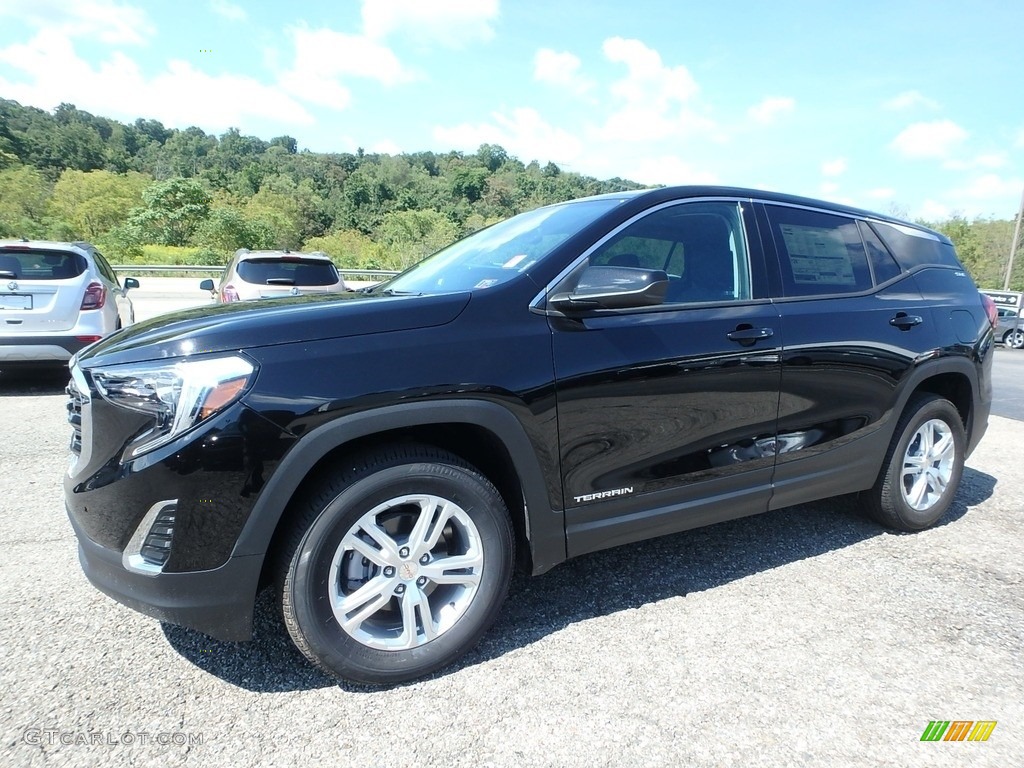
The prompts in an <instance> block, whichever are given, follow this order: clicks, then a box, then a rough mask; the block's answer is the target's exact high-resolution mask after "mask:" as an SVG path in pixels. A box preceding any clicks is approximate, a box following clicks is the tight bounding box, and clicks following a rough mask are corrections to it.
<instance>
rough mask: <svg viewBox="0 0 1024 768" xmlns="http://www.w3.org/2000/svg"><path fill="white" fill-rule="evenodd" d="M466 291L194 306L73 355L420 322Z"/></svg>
mask: <svg viewBox="0 0 1024 768" xmlns="http://www.w3.org/2000/svg"><path fill="white" fill-rule="evenodd" d="M470 296H471V294H470V293H468V292H467V293H448V294H439V295H431V296H380V295H372V294H365V293H343V294H332V295H329V296H297V297H295V298H288V299H274V300H272V301H240V302H236V303H231V304H220V305H216V306H212V307H197V308H195V309H187V310H182V311H180V312H171V313H168V314H166V315H159V316H158V317H154V318H152V319H150V320H146V321H144V322H141V323H136V324H135V325H132V326H129V327H128V328H125V329H123V330H121V331H118V332H117V333H115V334H112V335H111V336H108V337H107V338H105V339H102V340H101V341H98V342H96V343H95V344H93V345H91V346H89V347H87V348H86V349H84V350H82V351H81V352H79V353H78V356H77V359H78V361H79V362H80V363H83V364H85V365H87V366H88V365H96V364H102V365H114V364H117V363H135V362H142V361H144V360H161V359H167V358H174V357H183V356H186V355H199V354H207V353H211V352H227V351H234V350H242V349H255V348H257V347H267V346H271V345H274V344H289V343H293V342H302V341H321V340H323V339H341V338H345V337H347V336H361V335H365V334H371V333H387V332H390V331H403V330H409V329H413V328H428V327H431V326H437V325H444V324H445V323H450V322H451V321H452V320H454V319H455V318H456V317H458V316H459V314H460V313H461V312H462V310H463V309H465V308H466V305H467V304H468V303H469V299H470Z"/></svg>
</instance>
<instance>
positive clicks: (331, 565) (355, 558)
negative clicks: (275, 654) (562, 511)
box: [280, 446, 514, 684]
mask: <svg viewBox="0 0 1024 768" xmlns="http://www.w3.org/2000/svg"><path fill="white" fill-rule="evenodd" d="M303 507H304V508H303V509H301V510H300V511H299V519H298V520H297V521H296V524H295V528H294V531H293V533H292V539H291V542H290V546H289V547H288V551H287V553H286V558H285V561H284V564H283V568H282V573H281V575H280V576H281V578H280V587H281V609H282V614H283V616H284V620H285V625H286V626H287V628H288V632H289V634H290V635H291V637H292V640H293V641H294V643H295V645H296V646H297V647H298V648H299V650H301V651H302V653H303V654H305V655H306V657H307V658H309V659H310V660H311V661H313V662H314V663H315V664H317V665H318V666H319V667H321V668H322V669H324V670H325V671H327V672H329V673H331V674H333V675H336V676H338V677H341V678H344V679H347V680H352V681H355V682H361V683H373V684H386V683H397V682H402V681H406V680H411V679H414V678H416V677H420V676H422V675H425V674H428V673H429V672H432V671H434V670H436V669H439V668H440V667H443V666H445V665H447V664H450V663H451V662H453V661H455V660H456V659H457V658H459V657H460V656H462V655H463V654H464V653H465V652H466V651H468V650H469V649H470V648H472V647H473V646H474V645H475V644H476V642H477V641H478V640H479V639H480V637H481V636H482V635H483V633H484V632H485V631H486V630H487V628H488V627H489V626H490V625H491V624H492V623H493V621H494V619H495V618H496V617H497V614H498V611H499V609H500V607H501V604H502V601H503V600H504V597H505V594H506V592H507V590H508V584H509V579H510V576H511V572H512V563H513V554H514V538H513V533H512V527H511V523H510V520H509V516H508V512H507V510H506V508H505V504H504V503H503V501H502V498H501V495H500V494H499V493H498V491H497V490H496V489H495V487H494V486H493V485H492V484H491V483H490V481H488V480H487V478H486V477H484V476H483V475H482V474H480V473H479V472H478V471H477V470H475V469H474V468H473V467H471V466H470V465H468V464H466V463H465V462H464V461H462V460H461V459H459V458H457V457H455V456H453V455H451V454H448V453H446V452H444V451H439V450H436V449H433V448H426V447H422V446H398V447H393V448H389V449H385V450H381V451H377V452H375V453H372V454H368V455H364V456H361V457H359V458H358V459H356V460H354V461H349V462H348V463H346V464H345V465H344V466H343V467H342V468H340V469H339V470H338V471H336V472H335V473H334V474H333V475H332V476H331V477H329V478H327V479H325V480H324V481H323V482H322V483H321V484H320V485H319V486H318V487H316V488H315V489H314V490H313V491H312V492H311V493H310V494H308V495H307V497H306V500H305V501H304V502H303Z"/></svg>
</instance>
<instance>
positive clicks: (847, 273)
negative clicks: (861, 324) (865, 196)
mask: <svg viewBox="0 0 1024 768" xmlns="http://www.w3.org/2000/svg"><path fill="white" fill-rule="evenodd" d="M765 208H766V209H767V212H768V220H769V222H770V223H771V229H772V237H773V239H774V241H775V248H776V250H777V251H778V253H779V263H780V267H781V268H782V284H783V290H784V292H785V295H786V296H818V295H829V294H835V293H857V292H858V291H866V290H869V289H870V288H871V272H870V270H869V269H868V258H867V254H866V252H865V250H864V242H863V240H861V236H860V230H859V229H858V227H857V222H856V220H854V219H848V218H846V217H843V216H834V215H831V214H827V213H821V212H819V211H807V210H803V209H800V208H785V207H781V206H772V205H768V206H765Z"/></svg>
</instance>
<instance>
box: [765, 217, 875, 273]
mask: <svg viewBox="0 0 1024 768" xmlns="http://www.w3.org/2000/svg"><path fill="white" fill-rule="evenodd" d="M779 228H780V229H781V230H782V239H783V241H784V242H785V243H786V250H787V251H789V263H790V264H791V265H792V267H793V282H794V283H796V284H798V285H807V284H812V285H813V284H815V283H828V284H830V285H856V284H857V278H856V277H855V276H854V274H853V262H852V260H851V259H850V253H849V251H848V250H847V249H846V241H845V240H844V239H843V236H842V234H841V233H840V232H839V231H838V230H836V229H830V228H827V227H801V226H799V225H798V224H781V225H780V227H779Z"/></svg>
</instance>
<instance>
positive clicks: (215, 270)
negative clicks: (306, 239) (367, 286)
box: [111, 264, 398, 277]
mask: <svg viewBox="0 0 1024 768" xmlns="http://www.w3.org/2000/svg"><path fill="white" fill-rule="evenodd" d="M111 266H112V267H113V268H114V271H115V272H167V273H169V274H175V273H182V272H207V273H209V274H211V275H216V274H220V273H221V272H223V271H224V267H222V266H221V267H210V266H199V265H196V266H189V265H187V264H152V265H150V264H112V265H111ZM338 272H340V273H341V274H342V275H352V276H355V277H377V276H384V277H394V276H395V275H397V274H398V272H397V271H395V270H393V269H343V268H341V267H339V268H338Z"/></svg>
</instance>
